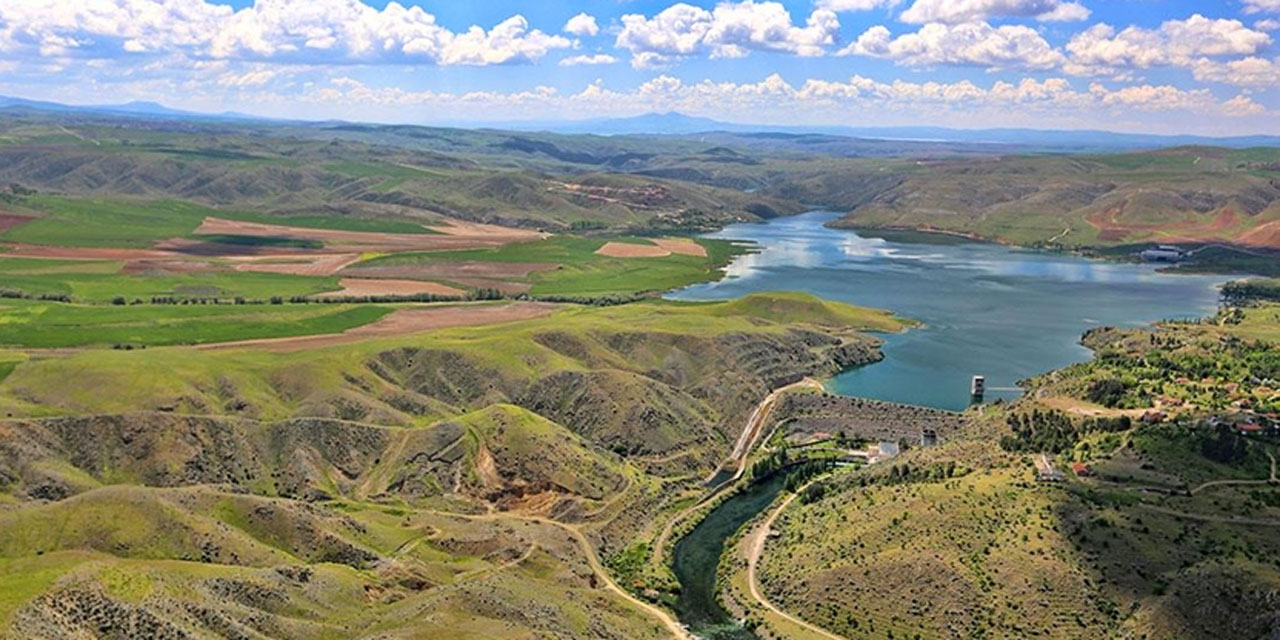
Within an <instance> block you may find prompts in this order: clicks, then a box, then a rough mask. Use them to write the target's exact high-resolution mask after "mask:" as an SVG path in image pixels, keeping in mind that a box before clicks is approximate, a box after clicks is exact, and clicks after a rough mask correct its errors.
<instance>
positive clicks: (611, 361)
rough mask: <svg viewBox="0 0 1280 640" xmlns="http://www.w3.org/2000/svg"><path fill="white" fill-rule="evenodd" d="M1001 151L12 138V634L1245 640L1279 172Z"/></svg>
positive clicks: (802, 139)
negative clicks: (1157, 246) (1252, 426)
mask: <svg viewBox="0 0 1280 640" xmlns="http://www.w3.org/2000/svg"><path fill="white" fill-rule="evenodd" d="M1005 151H1007V150H1005V149H992V148H989V147H984V146H983V145H979V144H970V143H966V144H949V143H940V142H931V143H924V142H920V143H916V142H905V141H904V142H889V141H861V140H855V139H847V138H841V137H839V136H813V135H812V134H803V135H802V134H795V135H792V134H770V135H769V136H763V135H751V134H745V133H729V132H717V133H711V134H706V135H703V136H694V135H688V136H682V135H672V136H615V137H602V136H579V135H569V134H553V133H533V132H511V131H497V130H460V129H442V128H429V127H409V126H393V125H387V126H382V125H355V124H345V123H288V122H256V121H254V122H240V121H227V120H200V119H194V120H186V119H177V120H175V119H166V118H151V117H123V116H108V115H103V114H52V113H48V112H43V111H40V110H23V109H17V110H10V111H5V110H3V109H0V184H3V185H6V186H4V187H3V188H0V210H2V211H3V213H2V215H0V567H3V571H0V635H3V637H14V638H62V637H103V638H117V637H160V638H253V639H257V638H298V639H303V638H375V637H376V638H438V637H449V638H511V639H526V638H573V639H577V638H618V639H623V638H627V639H630V638H671V637H675V638H688V639H692V638H707V639H712V638H760V639H764V638H824V639H830V638H837V637H839V638H883V637H893V638H913V637H919V638H969V637H991V638H1005V637H1008V638H1014V637H1029V636H1036V637H1049V638H1073V637H1083V636H1089V637H1096V636H1099V635H1102V636H1108V635H1120V636H1125V635H1126V634H1127V635H1128V636H1132V637H1148V638H1186V637H1210V636H1211V635H1212V632H1213V629H1211V628H1209V627H1207V626H1205V625H1203V624H1202V623H1200V622H1199V621H1197V620H1194V619H1187V618H1184V617H1180V616H1178V615H1176V613H1177V612H1179V611H1184V610H1187V609H1188V608H1189V607H1190V606H1191V605H1190V604H1189V603H1195V605H1196V606H1200V605H1201V604H1203V603H1205V602H1209V603H1212V606H1213V607H1215V609H1214V611H1215V612H1216V613H1217V614H1218V615H1219V616H1220V617H1221V618H1222V619H1223V620H1224V622H1223V623H1222V624H1223V625H1227V626H1226V627H1225V628H1230V629H1232V630H1233V631H1236V630H1238V631H1239V632H1240V633H1241V634H1244V635H1245V636H1249V634H1253V633H1254V631H1256V630H1258V629H1262V628H1263V627H1264V626H1265V625H1266V620H1265V619H1264V618H1265V616H1262V615H1260V614H1256V613H1255V611H1256V610H1259V609H1265V608H1266V607H1267V606H1269V605H1268V604H1267V603H1268V602H1270V600H1269V598H1271V596H1270V595H1269V594H1270V593H1272V591H1270V589H1271V585H1274V584H1276V580H1277V577H1276V573H1275V571H1274V567H1273V565H1274V559H1275V558H1277V557H1280V556H1278V555H1276V554H1277V553H1278V552H1280V550H1277V549H1275V548H1273V545H1272V544H1271V542H1270V541H1269V538H1267V536H1266V532H1267V531H1268V530H1269V528H1271V527H1272V526H1273V525H1275V526H1280V515H1278V514H1277V512H1276V511H1275V510H1276V509H1277V508H1280V507H1278V506H1277V505H1278V504H1280V502H1277V501H1275V500H1274V499H1273V498H1274V496H1272V491H1273V489H1274V487H1273V485H1274V481H1273V478H1274V469H1273V467H1272V466H1269V465H1272V464H1273V462H1270V460H1273V458H1274V456H1275V455H1280V451H1276V450H1275V446H1276V442H1275V441H1273V436H1274V434H1273V433H1272V431H1271V426H1270V423H1269V422H1266V423H1265V426H1263V423H1264V421H1265V420H1269V418H1266V416H1267V414H1268V413H1270V412H1271V411H1272V409H1273V407H1272V406H1271V405H1272V404H1273V403H1274V398H1273V397H1272V396H1273V395H1274V392H1273V391H1272V387H1273V386H1274V385H1273V381H1274V379H1275V377H1276V376H1275V372H1274V371H1272V367H1271V358H1272V355H1271V354H1272V347H1271V342H1270V341H1271V340H1273V339H1274V334H1275V326H1276V322H1275V317H1274V314H1275V310H1274V307H1273V304H1274V303H1273V301H1272V299H1271V298H1269V297H1268V295H1269V294H1268V293H1267V292H1268V291H1270V288H1269V287H1270V283H1269V282H1268V281H1263V280H1258V281H1253V282H1251V283H1250V284H1233V285H1230V286H1228V288H1227V294H1226V295H1225V296H1223V295H1222V294H1221V293H1220V290H1219V287H1221V286H1222V285H1223V284H1224V283H1225V282H1227V281H1228V280H1230V279H1231V276H1229V275H1226V274H1225V273H1226V272H1234V271H1237V270H1243V271H1246V272H1251V273H1264V274H1265V273H1267V272H1268V269H1269V267H1268V266H1267V265H1270V264H1271V263H1273V262H1274V254H1272V253H1271V252H1272V251H1273V250H1276V249H1277V248H1280V245H1277V246H1273V244H1274V243H1271V242H1270V241H1269V240H1267V238H1268V237H1269V236H1268V233H1269V231H1268V230H1269V229H1270V225H1271V224H1272V218H1273V217H1275V214H1276V213H1277V212H1278V210H1277V209H1276V207H1277V206H1278V205H1277V202H1280V192H1276V191H1275V189H1274V188H1273V187H1274V185H1273V184H1271V183H1272V182H1274V180H1273V179H1272V178H1273V176H1272V174H1273V173H1274V171H1273V168H1274V167H1273V165H1274V164H1275V162H1274V160H1273V155H1274V150H1273V149H1207V148H1180V149H1172V150H1164V151H1151V152H1133V151H1129V152H1124V153H1112V154H1098V153H1090V154H1088V155H1080V154H1077V155H1060V154H1037V153H1031V152H1021V153H1018V154H1013V153H1006V152H1005ZM1196 158H1198V160H1197V159H1196ZM815 208H816V209H818V210H815ZM976 240H983V241H982V242H980V241H976ZM985 241H995V242H985ZM1157 242H1158V243H1161V244H1167V243H1173V244H1178V245H1179V246H1185V247H1186V248H1188V249H1195V248H1198V247H1204V248H1201V249H1199V253H1197V254H1195V255H1197V256H1202V257H1203V258H1204V259H1193V260H1190V261H1188V262H1186V263H1180V264H1178V265H1176V266H1175V267H1174V268H1172V269H1161V268H1158V266H1157V265H1151V264H1141V263H1138V261H1137V258H1136V252H1137V251H1138V250H1140V249H1141V248H1145V247H1147V246H1149V245H1150V244H1153V243H1157ZM1028 247H1035V248H1036V249H1035V250H1030V249H1028ZM1257 265H1263V267H1264V268H1255V267H1256V266H1257ZM1161 266H1164V265H1161ZM1220 301H1226V302H1228V303H1229V304H1228V305H1227V307H1225V308H1223V310H1221V311H1220V310H1219V303H1220ZM1172 318H1176V319H1178V320H1171V319H1172ZM1201 318H1203V319H1204V320H1200V319H1201ZM1082 334H1083V335H1084V338H1083V341H1082V340H1081V336H1082ZM975 374H980V375H985V376H987V379H988V383H989V393H988V395H987V397H986V398H985V400H986V402H985V403H984V404H981V405H977V406H971V403H970V398H969V395H968V383H969V378H970V377H971V376H972V375H975ZM1237 379H1239V380H1247V382H1242V383H1236V382H1235V381H1236V380H1237ZM1231 384H1234V386H1231V387H1230V388H1229V390H1228V385H1231ZM1148 412H1159V413H1160V414H1162V417H1161V418H1160V420H1159V421H1155V420H1154V419H1152V420H1151V421H1147V420H1144V417H1145V416H1146V415H1147V413H1148ZM1244 416H1249V417H1250V418H1249V419H1256V420H1257V422H1258V423H1259V425H1260V428H1259V429H1258V430H1256V431H1241V430H1240V429H1239V428H1238V427H1237V425H1238V424H1242V423H1243V420H1244V419H1245V418H1244ZM1259 416H1262V417H1261V418H1259ZM1122 418H1123V420H1122ZM1210 421H1215V422H1213V426H1210ZM1220 424H1230V425H1232V426H1231V428H1229V429H1228V430H1227V431H1223V430H1222V429H1221V428H1220V426H1218V425H1220ZM1037 459H1040V460H1043V461H1045V462H1044V464H1045V465H1052V466H1053V467H1054V469H1057V470H1061V473H1060V474H1059V475H1061V477H1057V476H1055V478H1056V479H1055V480H1053V481H1045V480H1043V479H1037V471H1036V462H1035V461H1036V460H1037ZM1076 465H1080V466H1082V467H1083V468H1084V469H1086V470H1085V471H1077V470H1075V469H1077V467H1076ZM1269 474H1270V475H1269ZM1059 480H1060V481H1059ZM1170 548H1176V549H1177V551H1176V553H1172V552H1170V553H1166V551H1167V550H1168V549H1170ZM890 634H891V635H890Z"/></svg>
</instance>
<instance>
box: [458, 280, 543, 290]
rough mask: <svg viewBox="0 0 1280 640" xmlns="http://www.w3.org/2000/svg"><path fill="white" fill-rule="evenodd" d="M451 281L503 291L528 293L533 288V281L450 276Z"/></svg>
mask: <svg viewBox="0 0 1280 640" xmlns="http://www.w3.org/2000/svg"><path fill="white" fill-rule="evenodd" d="M449 282H454V283H457V284H460V285H462V286H464V287H471V288H472V289H496V290H498V291H501V292H503V293H528V292H529V290H530V289H532V288H533V283H531V282H512V281H510V280H493V279H491V278H474V277H461V278H450V279H449Z"/></svg>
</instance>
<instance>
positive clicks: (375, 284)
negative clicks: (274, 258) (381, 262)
mask: <svg viewBox="0 0 1280 640" xmlns="http://www.w3.org/2000/svg"><path fill="white" fill-rule="evenodd" d="M338 284H340V285H342V289H341V290H339V291H329V292H326V293H321V294H317V295H314V296H312V297H313V298H346V297H365V296H412V295H418V294H424V293H425V294H432V295H437V296H462V295H465V294H466V293H467V292H466V291H463V290H462V289H455V288H453V287H450V286H448V285H443V284H440V283H438V282H423V281H421V280H380V279H377V278H343V279H341V280H339V281H338Z"/></svg>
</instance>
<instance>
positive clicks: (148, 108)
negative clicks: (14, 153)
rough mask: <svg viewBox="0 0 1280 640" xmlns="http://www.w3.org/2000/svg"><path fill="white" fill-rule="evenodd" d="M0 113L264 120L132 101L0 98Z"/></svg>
mask: <svg viewBox="0 0 1280 640" xmlns="http://www.w3.org/2000/svg"><path fill="white" fill-rule="evenodd" d="M0 111H51V112H58V113H84V114H101V115H122V116H142V117H152V118H199V119H214V120H226V119H235V120H267V118H260V117H257V116H251V115H248V114H243V113H236V112H233V111H227V112H224V113H201V112H198V111H183V110H181V109H171V108H169V107H166V106H164V105H162V104H160V103H157V102H142V101H133V102H125V103H123V104H98V105H70V104H62V103H60V102H48V101H44V100H27V99H25V98H14V97H10V96H0Z"/></svg>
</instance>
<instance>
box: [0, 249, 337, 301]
mask: <svg viewBox="0 0 1280 640" xmlns="http://www.w3.org/2000/svg"><path fill="white" fill-rule="evenodd" d="M124 267H125V264H124V262H123V261H118V260H46V259H34V258H5V257H0V277H2V278H3V281H0V290H4V291H18V292H22V293H26V294H30V295H33V296H40V295H45V294H49V295H66V296H69V297H70V298H72V299H73V300H76V301H80V302H93V303H105V302H110V301H112V300H113V299H115V298H117V297H123V298H125V299H126V300H128V301H133V300H136V299H141V300H150V299H151V298H153V297H175V298H226V299H232V298H237V297H240V298H247V299H254V300H266V299H268V298H271V297H273V296H280V297H284V298H290V297H294V296H307V295H311V294H315V293H321V292H323V291H333V290H335V289H338V279H337V278H336V277H328V276H300V275H291V274H277V273H256V272H246V271H232V270H230V269H224V270H221V271H210V272H206V273H173V272H165V271H163V270H158V271H157V272H156V273H147V272H143V273H132V274H131V273H123V272H122V271H123V269H124Z"/></svg>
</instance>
